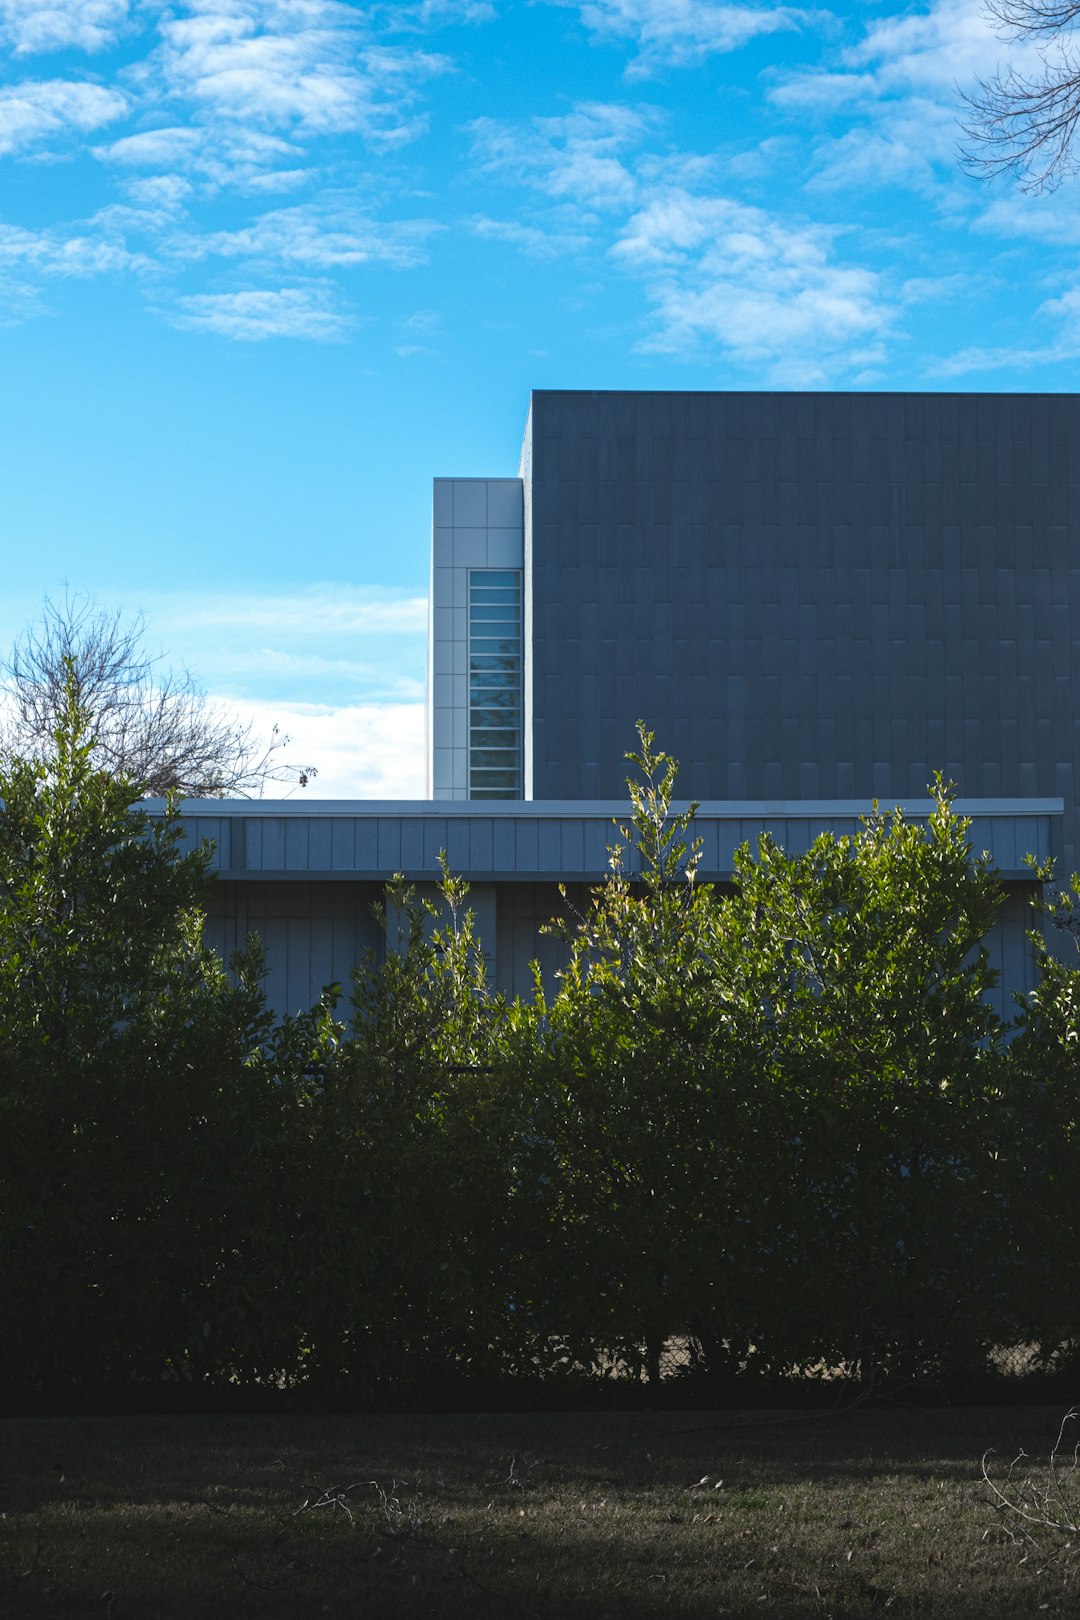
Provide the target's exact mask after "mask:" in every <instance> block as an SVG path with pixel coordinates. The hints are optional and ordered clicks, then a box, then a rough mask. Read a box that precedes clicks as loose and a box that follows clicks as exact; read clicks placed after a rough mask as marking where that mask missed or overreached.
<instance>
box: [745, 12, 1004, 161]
mask: <svg viewBox="0 0 1080 1620" xmlns="http://www.w3.org/2000/svg"><path fill="white" fill-rule="evenodd" d="M1006 55H1008V56H1010V57H1011V58H1012V60H1013V61H1014V62H1015V63H1016V64H1017V65H1018V66H1020V67H1023V65H1024V63H1025V62H1028V61H1030V59H1031V50H1030V47H1021V46H1016V47H1013V46H1010V47H1009V48H1008V50H1007V51H1006V50H1005V48H1004V47H1003V45H1002V42H1001V40H1000V39H999V38H998V36H997V34H996V33H995V31H994V25H993V22H992V20H991V18H990V17H989V14H988V8H987V5H986V0H931V3H930V4H929V6H928V7H927V9H926V10H921V11H906V12H902V13H894V14H892V15H889V16H886V17H881V18H877V19H874V20H872V21H871V22H869V24H868V25H867V27H866V30H865V33H864V34H863V37H862V38H861V39H860V40H859V41H858V42H857V43H856V44H854V45H850V46H848V47H846V48H845V49H844V50H842V51H840V52H839V53H838V55H837V56H835V57H834V58H833V60H832V61H831V62H829V63H827V64H826V65H824V66H823V67H822V69H821V70H820V71H809V72H807V71H805V70H801V71H799V72H797V73H794V74H791V75H789V76H787V77H785V78H783V79H781V81H780V82H779V83H777V84H776V85H774V86H773V88H772V89H771V90H770V92H769V96H770V99H771V100H772V101H773V103H774V104H775V105H776V106H778V107H781V108H783V109H784V110H785V111H787V112H789V113H791V114H793V115H794V116H796V117H799V118H800V119H805V118H806V117H807V115H815V116H817V117H819V118H821V119H827V118H830V117H834V116H840V117H843V118H844V119H845V120H846V121H847V124H848V127H847V128H846V130H845V131H844V133H843V134H842V135H841V136H839V137H838V138H835V139H825V140H822V141H821V142H820V143H819V145H818V147H817V149H816V152H815V160H816V168H817V174H816V176H815V178H814V180H813V181H812V184H814V185H817V186H819V187H828V188H833V189H840V188H843V189H845V190H851V191H858V190H865V189H868V188H869V187H873V186H877V187H881V186H894V185H904V186H909V187H912V188H914V189H916V190H920V191H924V192H925V191H927V190H929V189H930V188H931V187H932V186H935V185H938V184H939V183H940V181H939V178H938V171H944V173H945V174H946V175H947V176H948V177H949V178H950V179H951V178H952V176H953V174H954V172H955V165H956V156H957V145H958V143H959V140H960V138H961V130H960V122H961V121H962V120H961V119H960V117H959V114H960V110H961V106H962V104H961V101H960V95H959V91H960V90H963V89H964V88H966V87H974V86H975V84H976V82H977V81H978V80H979V79H980V78H982V79H988V78H991V77H993V75H994V74H995V72H996V71H997V69H998V67H999V65H1000V64H1001V62H1002V59H1003V57H1004V56H1006ZM958 87H959V90H958Z"/></svg>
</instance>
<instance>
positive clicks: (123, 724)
mask: <svg viewBox="0 0 1080 1620" xmlns="http://www.w3.org/2000/svg"><path fill="white" fill-rule="evenodd" d="M145 630H146V622H145V620H144V619H143V617H142V615H141V614H139V615H137V616H136V617H135V618H134V619H131V620H130V621H127V622H125V620H124V618H123V616H122V615H121V614H120V613H108V612H105V611H103V610H101V609H98V608H97V607H96V606H95V604H94V602H93V600H92V599H91V598H90V597H86V596H74V597H68V598H65V600H64V602H63V603H62V604H58V603H55V602H51V601H49V600H48V598H46V600H45V604H44V607H43V609H42V613H41V617H40V619H39V620H38V621H37V622H36V623H34V624H32V625H29V626H28V627H27V629H26V630H25V631H24V632H23V634H22V636H21V637H20V639H19V640H18V642H17V643H16V644H15V646H14V648H13V649H12V651H11V654H10V656H9V657H8V659H7V661H6V664H4V665H3V666H0V668H2V676H3V679H2V685H0V690H2V691H3V693H4V696H5V698H6V704H5V712H4V714H3V717H2V720H0V752H2V753H7V754H36V755H39V756H40V755H42V754H45V755H47V753H48V750H49V747H50V743H51V738H52V734H53V731H54V730H55V727H56V723H57V719H58V716H59V714H60V712H61V703H62V699H63V695H64V688H65V681H66V679H67V676H68V672H69V671H70V673H71V675H72V676H73V678H74V681H75V685H76V690H77V695H78V698H79V700H80V702H81V703H82V705H83V707H84V708H85V709H86V711H87V713H88V715H89V716H90V721H91V726H92V732H93V740H94V755H95V758H96V760H97V761H98V763H99V764H100V765H101V766H102V768H103V769H104V770H107V771H109V772H110V773H111V774H112V775H114V776H127V777H130V778H131V780H132V782H133V783H135V784H136V785H137V786H138V788H139V790H140V792H141V793H143V794H147V795H151V796H155V797H157V796H161V795H163V794H165V793H168V792H171V791H176V792H178V793H180V794H182V795H184V796H185V797H189V798H206V797H216V798H220V797H223V796H225V795H233V796H235V797H238V798H252V797H257V796H259V795H260V794H262V793H263V792H264V791H265V789H266V788H267V786H268V785H269V784H270V783H284V782H288V783H291V784H292V785H293V786H294V787H306V786H307V784H308V782H309V780H310V779H311V778H312V777H313V776H314V775H315V774H316V772H315V769H314V767H310V766H309V767H307V768H301V767H299V766H296V765H293V764H291V763H290V762H289V761H288V760H286V759H285V757H284V750H285V749H286V748H287V746H288V742H289V739H288V737H286V736H284V735H283V734H282V733H280V732H279V731H278V729H277V727H276V726H275V727H274V730H273V732H272V733H271V736H270V740H269V742H266V743H264V742H262V741H261V740H260V739H259V738H257V737H256V736H255V735H254V728H253V726H252V725H251V724H250V723H249V724H246V725H245V724H243V723H242V722H239V721H236V720H232V719H230V718H229V717H228V716H227V715H223V714H222V713H220V711H218V710H216V709H215V708H214V706H213V704H212V703H211V702H210V700H209V699H208V698H207V696H206V694H205V693H204V692H202V691H201V690H200V689H199V687H198V685H197V684H196V683H195V681H194V680H193V679H192V676H191V675H190V673H189V672H188V671H187V670H181V671H180V672H179V673H177V672H176V671H175V670H173V669H171V668H169V667H168V665H167V664H165V662H164V660H163V659H162V658H160V657H154V656H152V655H150V654H148V653H147V652H146V651H145V650H144V648H143V636H144V633H145Z"/></svg>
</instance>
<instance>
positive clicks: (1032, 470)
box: [523, 392, 1080, 865]
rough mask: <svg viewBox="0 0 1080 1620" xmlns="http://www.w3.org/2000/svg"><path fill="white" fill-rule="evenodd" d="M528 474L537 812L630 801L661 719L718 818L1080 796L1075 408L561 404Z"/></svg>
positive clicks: (802, 401) (994, 400) (1031, 403)
mask: <svg viewBox="0 0 1080 1620" xmlns="http://www.w3.org/2000/svg"><path fill="white" fill-rule="evenodd" d="M691 423H693V424H694V425H693V427H691V425H690V424H691ZM605 446H606V449H605V448H604V447H605ZM527 454H528V461H529V464H530V468H531V484H530V491H531V493H530V507H531V512H530V523H531V531H532V547H531V552H530V557H529V564H528V570H527V576H528V577H527V591H528V592H531V596H532V614H533V622H534V625H535V627H536V629H535V634H534V637H533V641H532V645H531V659H532V689H531V711H530V714H529V715H528V716H527V725H528V724H529V723H530V721H531V744H532V750H531V751H532V771H531V779H530V783H529V788H528V791H529V792H530V794H531V795H532V796H533V797H536V798H549V797H556V796H558V797H566V798H578V797H580V798H595V797H605V796H610V795H612V794H614V793H617V792H618V791H619V787H620V784H621V782H622V779H623V775H624V772H625V764H624V761H623V758H622V755H623V752H624V751H625V749H626V748H627V747H629V746H630V745H631V744H632V741H633V725H634V721H635V719H636V718H637V717H638V716H639V715H640V716H644V717H645V718H647V719H648V721H649V723H650V724H651V725H653V726H654V728H655V729H656V731H657V734H658V738H659V740H660V741H661V743H662V744H663V746H665V747H667V748H669V749H670V750H671V752H673V753H674V754H675V755H676V756H677V757H678V758H679V759H680V761H681V764H682V776H681V778H680V786H681V787H683V788H685V789H686V790H687V791H689V792H691V793H693V794H695V795H697V796H699V797H702V798H727V797H734V796H746V797H749V798H757V797H765V796H773V795H775V796H782V797H785V798H796V797H798V796H800V795H805V794H806V793H808V792H815V793H817V794H820V795H822V796H830V795H832V794H840V793H843V794H845V795H850V796H852V797H864V796H865V797H866V798H870V797H872V796H873V795H874V794H875V793H876V794H878V795H879V796H881V797H883V798H886V799H888V798H907V797H911V796H914V795H918V794H921V793H923V792H925V790H926V786H927V775H928V773H929V772H931V771H933V770H935V769H942V770H944V771H945V772H946V773H947V774H948V775H949V776H951V777H952V778H953V779H954V780H955V781H956V782H957V784H958V787H959V789H960V791H961V792H962V793H968V794H973V795H985V794H1002V795H1011V794H1027V795H1038V794H1046V793H1055V792H1057V791H1058V784H1059V782H1060V781H1061V780H1063V778H1064V774H1065V772H1066V771H1068V772H1071V770H1072V762H1073V760H1074V759H1075V757H1076V753H1077V747H1078V745H1080V719H1078V717H1080V660H1078V659H1077V658H1076V657H1074V656H1073V648H1072V644H1071V642H1072V638H1071V636H1069V635H1068V634H1066V633H1065V632H1064V631H1063V629H1062V620H1063V619H1064V618H1065V616H1066V615H1065V613H1064V612H1063V611H1062V610H1063V609H1064V608H1065V606H1066V604H1070V605H1071V602H1072V594H1073V591H1074V582H1073V574H1074V572H1075V564H1076V558H1077V537H1076V528H1075V525H1076V522H1077V519H1076V508H1075V500H1074V497H1073V494H1072V491H1073V488H1074V487H1075V486H1076V484H1077V483H1078V476H1077V468H1080V410H1078V403H1077V401H1076V400H1075V399H1073V398H1071V397H1068V396H1045V397H1035V396H1031V397H1029V396H1013V395H951V396H949V395H941V396H935V395H886V394H880V395H868V394H833V395H824V394H817V395H796V394H758V395H736V394H702V395H670V394H578V393H554V392H552V393H548V392H542V393H537V394H535V395H534V396H533V400H532V407H531V412H530V432H529V435H528V444H527ZM590 457H592V458H594V459H595V462H596V465H597V466H599V467H602V466H603V465H605V462H606V463H609V464H611V465H613V466H614V467H615V468H616V470H617V473H618V477H617V479H612V480H609V481H606V480H604V479H603V478H601V477H596V478H586V477H585V471H584V470H585V468H586V466H587V465H588V466H592V465H593V462H592V461H590V460H589V458H590ZM523 465H524V462H523ZM691 522H693V524H694V533H693V535H692V536H691V532H690V526H691ZM1070 524H1071V525H1072V526H1071V527H1070ZM601 559H603V560H604V563H607V565H608V566H611V567H614V568H615V570H616V571H617V574H618V580H617V584H616V588H615V589H614V590H613V589H611V586H610V581H608V580H604V579H602V578H601V566H602V562H601ZM692 619H693V621H694V625H695V632H694V633H693V634H691V635H690V636H689V637H688V641H689V648H690V659H691V664H690V673H693V671H694V669H695V668H696V669H697V670H698V671H700V675H701V684H700V686H695V685H694V684H692V683H691V682H688V681H687V680H685V679H684V680H682V681H679V680H678V679H676V680H673V681H672V683H671V685H670V687H668V686H666V685H665V681H664V677H665V676H666V675H667V674H668V673H669V671H671V672H674V671H675V670H676V665H677V659H676V655H675V650H674V649H675V646H676V642H677V639H678V631H679V628H680V626H681V625H682V624H686V623H688V622H690V621H691V620H692ZM612 649H614V654H615V656H614V657H612V656H611V650H612ZM585 696H587V704H588V706H587V707H585V706H584V704H583V697H585ZM571 714H573V715H575V717H577V718H578V719H579V720H580V729H579V733H578V745H577V747H576V748H575V749H571V748H570V747H569V746H568V740H567V729H566V725H565V720H566V717H567V716H568V715H571ZM1006 722H1011V723H1010V724H1006ZM1077 845H1078V840H1077V829H1076V826H1075V822H1074V821H1073V820H1071V821H1070V825H1069V826H1068V828H1067V829H1066V848H1065V849H1064V850H1063V855H1064V857H1065V859H1066V861H1067V862H1069V863H1071V864H1074V865H1075V864H1077V863H1078V853H1080V852H1078V847H1077Z"/></svg>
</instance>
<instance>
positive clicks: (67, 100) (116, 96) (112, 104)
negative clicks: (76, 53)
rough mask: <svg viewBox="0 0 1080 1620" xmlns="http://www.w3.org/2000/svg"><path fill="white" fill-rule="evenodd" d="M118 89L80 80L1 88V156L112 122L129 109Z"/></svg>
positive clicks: (35, 81)
mask: <svg viewBox="0 0 1080 1620" xmlns="http://www.w3.org/2000/svg"><path fill="white" fill-rule="evenodd" d="M127 109H128V103H127V99H126V97H124V96H122V95H121V94H120V92H119V91H118V90H110V89H107V88H105V86H103V85H100V84H87V83H86V82H84V81H83V80H80V79H29V80H27V81H26V82H24V83H23V84H14V85H5V86H4V87H3V88H0V155H6V154H7V153H10V152H19V151H23V150H25V149H26V148H27V147H33V146H39V145H40V144H41V143H42V142H44V141H48V140H51V139H53V138H54V137H61V138H63V137H64V136H67V135H71V134H85V133H86V132H87V131H88V130H92V129H100V127H101V126H102V125H103V124H111V123H113V122H114V120H116V119H117V118H121V117H123V115H124V114H125V113H126V112H127Z"/></svg>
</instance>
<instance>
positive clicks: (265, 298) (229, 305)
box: [168, 286, 353, 343]
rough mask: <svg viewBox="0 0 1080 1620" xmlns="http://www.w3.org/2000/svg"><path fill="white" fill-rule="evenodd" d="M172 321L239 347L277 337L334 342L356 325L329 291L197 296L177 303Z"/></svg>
mask: <svg viewBox="0 0 1080 1620" xmlns="http://www.w3.org/2000/svg"><path fill="white" fill-rule="evenodd" d="M168 318H169V320H170V321H171V322H172V324H173V325H174V326H178V327H180V328H181V330H184V331H189V332H212V333H215V334H216V335H217V336H218V337H226V338H232V339H234V340H236V341H237V342H240V343H261V342H263V341H264V340H265V339H266V338H277V337H285V338H308V339H315V340H316V341H318V342H333V341H335V340H337V339H340V338H342V337H344V336H345V335H346V333H347V332H348V331H349V328H350V327H351V326H352V324H353V322H352V319H351V317H350V316H348V315H345V314H343V313H342V312H341V311H340V310H339V309H337V308H336V306H335V301H334V296H333V293H332V291H331V289H330V288H328V287H325V286H319V287H279V288H275V289H265V290H263V289H260V290H250V291H245V292H227V293H192V294H190V295H189V296H188V297H185V298H178V299H177V300H176V304H175V306H174V307H173V308H172V309H171V310H170V311H169V312H168Z"/></svg>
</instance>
